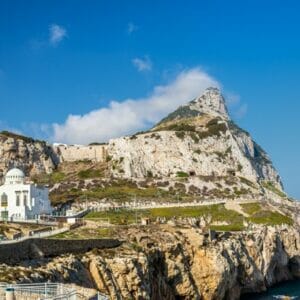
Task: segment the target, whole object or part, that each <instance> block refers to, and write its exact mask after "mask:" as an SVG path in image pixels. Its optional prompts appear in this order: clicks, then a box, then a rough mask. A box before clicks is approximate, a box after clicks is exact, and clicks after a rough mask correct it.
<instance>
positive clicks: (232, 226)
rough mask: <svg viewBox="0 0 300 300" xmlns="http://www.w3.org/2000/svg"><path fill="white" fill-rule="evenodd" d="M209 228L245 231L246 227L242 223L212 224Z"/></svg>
mask: <svg viewBox="0 0 300 300" xmlns="http://www.w3.org/2000/svg"><path fill="white" fill-rule="evenodd" d="M209 228H210V229H211V230H215V231H243V230H244V229H245V228H244V225H243V224H241V223H237V224H230V225H212V226H210V227H209Z"/></svg>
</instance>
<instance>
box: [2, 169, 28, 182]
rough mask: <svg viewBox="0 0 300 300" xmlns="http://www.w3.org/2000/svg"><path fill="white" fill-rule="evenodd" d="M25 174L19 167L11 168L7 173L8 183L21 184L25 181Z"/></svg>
mask: <svg viewBox="0 0 300 300" xmlns="http://www.w3.org/2000/svg"><path fill="white" fill-rule="evenodd" d="M24 179H25V174H24V172H23V171H22V170H20V169H18V168H13V169H10V170H9V171H8V172H7V173H6V175H5V183H6V184H19V183H24Z"/></svg>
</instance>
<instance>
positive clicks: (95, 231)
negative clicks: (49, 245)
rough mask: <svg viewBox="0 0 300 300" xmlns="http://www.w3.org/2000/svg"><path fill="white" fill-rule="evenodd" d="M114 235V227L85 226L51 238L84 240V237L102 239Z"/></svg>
mask: <svg viewBox="0 0 300 300" xmlns="http://www.w3.org/2000/svg"><path fill="white" fill-rule="evenodd" d="M111 236H112V229H110V228H84V227H79V228H76V229H73V230H70V231H67V232H63V233H60V234H57V235H54V236H51V237H49V239H61V240H84V239H101V238H109V237H111Z"/></svg>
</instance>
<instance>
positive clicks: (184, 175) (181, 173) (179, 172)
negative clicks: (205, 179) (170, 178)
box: [176, 171, 189, 177]
mask: <svg viewBox="0 0 300 300" xmlns="http://www.w3.org/2000/svg"><path fill="white" fill-rule="evenodd" d="M176 176H177V177H189V174H188V173H186V172H182V171H178V172H177V173H176Z"/></svg>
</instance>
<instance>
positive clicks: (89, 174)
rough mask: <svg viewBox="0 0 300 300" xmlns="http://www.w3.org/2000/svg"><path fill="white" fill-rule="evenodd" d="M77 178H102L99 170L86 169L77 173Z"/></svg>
mask: <svg viewBox="0 0 300 300" xmlns="http://www.w3.org/2000/svg"><path fill="white" fill-rule="evenodd" d="M78 177H79V178H80V179H89V178H98V177H103V173H102V171H100V170H95V169H88V170H82V171H80V172H78Z"/></svg>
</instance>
